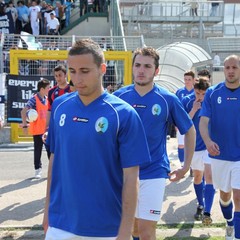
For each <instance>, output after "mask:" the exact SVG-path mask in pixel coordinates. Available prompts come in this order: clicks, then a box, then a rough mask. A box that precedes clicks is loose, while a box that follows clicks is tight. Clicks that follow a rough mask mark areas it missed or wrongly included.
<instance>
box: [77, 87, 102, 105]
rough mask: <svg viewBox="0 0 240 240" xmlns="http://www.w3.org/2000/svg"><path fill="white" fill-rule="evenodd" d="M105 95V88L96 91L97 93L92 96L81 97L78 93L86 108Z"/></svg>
mask: <svg viewBox="0 0 240 240" xmlns="http://www.w3.org/2000/svg"><path fill="white" fill-rule="evenodd" d="M103 93H104V88H103V87H102V88H101V89H98V90H96V91H95V92H93V93H91V94H90V95H81V94H80V93H78V96H79V98H80V99H81V101H82V103H83V104H84V105H85V106H88V105H89V104H91V103H92V102H93V101H95V100H96V99H97V98H99V97H100V96H101V95H102V94H103Z"/></svg>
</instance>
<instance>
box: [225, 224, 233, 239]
mask: <svg viewBox="0 0 240 240" xmlns="http://www.w3.org/2000/svg"><path fill="white" fill-rule="evenodd" d="M225 239H226V240H233V239H234V227H233V226H227V227H226V235H225Z"/></svg>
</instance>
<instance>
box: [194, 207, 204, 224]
mask: <svg viewBox="0 0 240 240" xmlns="http://www.w3.org/2000/svg"><path fill="white" fill-rule="evenodd" d="M202 217H203V207H202V206H198V207H197V212H196V213H195V214H194V218H195V220H197V221H200V220H202Z"/></svg>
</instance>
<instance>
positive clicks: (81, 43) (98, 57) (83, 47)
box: [68, 38, 105, 67]
mask: <svg viewBox="0 0 240 240" xmlns="http://www.w3.org/2000/svg"><path fill="white" fill-rule="evenodd" d="M84 54H92V55H93V59H94V62H95V64H96V65H97V66H98V67H100V65H101V64H102V63H104V62H105V59H104V54H103V50H102V49H101V47H100V46H99V44H98V43H97V42H95V41H93V40H92V39H89V38H87V39H81V40H78V41H76V42H75V43H74V44H73V46H72V47H71V49H70V50H69V52H68V55H69V56H76V55H84Z"/></svg>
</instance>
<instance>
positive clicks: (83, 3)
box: [79, 0, 88, 17]
mask: <svg viewBox="0 0 240 240" xmlns="http://www.w3.org/2000/svg"><path fill="white" fill-rule="evenodd" d="M87 6H88V0H80V6H79V7H80V17H81V16H82V15H83V14H86V13H87Z"/></svg>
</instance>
